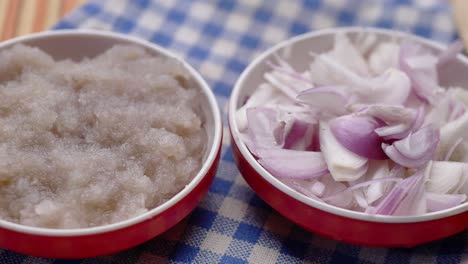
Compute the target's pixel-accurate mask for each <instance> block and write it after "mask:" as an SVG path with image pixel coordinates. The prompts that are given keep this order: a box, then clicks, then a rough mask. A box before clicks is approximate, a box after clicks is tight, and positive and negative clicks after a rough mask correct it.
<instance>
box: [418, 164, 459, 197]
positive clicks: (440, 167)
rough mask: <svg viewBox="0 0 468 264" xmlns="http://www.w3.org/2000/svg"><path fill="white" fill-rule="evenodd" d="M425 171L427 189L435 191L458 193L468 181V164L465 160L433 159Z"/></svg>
mask: <svg viewBox="0 0 468 264" xmlns="http://www.w3.org/2000/svg"><path fill="white" fill-rule="evenodd" d="M424 173H425V175H426V178H427V183H426V189H427V190H428V191H430V192H434V193H440V194H456V193H458V192H459V191H460V190H462V188H463V185H464V184H465V183H466V182H468V164H466V163H463V162H450V161H431V162H430V163H429V164H428V165H427V166H426V170H425V172H424ZM466 194H468V193H466Z"/></svg>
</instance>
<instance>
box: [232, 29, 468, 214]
mask: <svg viewBox="0 0 468 264" xmlns="http://www.w3.org/2000/svg"><path fill="white" fill-rule="evenodd" d="M340 32H343V33H361V32H362V33H374V34H379V35H385V36H389V37H395V38H398V39H401V38H407V39H410V40H413V41H416V42H418V43H421V44H422V45H424V46H428V47H430V48H433V49H435V50H438V51H441V50H443V49H444V48H446V45H444V44H441V43H438V42H436V41H433V40H430V39H427V38H423V37H421V36H417V35H414V34H410V33H407V32H402V31H398V30H393V29H383V28H374V27H338V28H329V29H322V30H317V31H312V32H308V33H305V34H301V35H298V36H295V37H292V38H290V39H287V40H284V41H282V42H280V43H278V44H276V45H274V46H273V47H271V48H269V49H267V50H265V51H264V52H262V53H261V54H260V55H259V56H258V57H257V58H255V59H254V60H253V61H252V62H251V63H250V64H249V65H248V66H247V68H245V69H244V71H243V72H242V74H241V75H240V77H239V78H238V79H237V82H236V83H235V85H234V88H233V90H232V93H231V97H230V101H229V114H228V124H229V127H230V131H231V135H232V138H233V142H232V143H233V144H236V146H237V147H238V149H239V151H240V153H241V155H242V156H243V157H242V158H244V159H245V160H246V161H247V162H248V163H249V165H250V166H252V168H253V169H254V170H255V171H256V172H257V173H258V175H259V176H260V177H262V178H263V179H264V180H266V181H267V182H268V183H270V184H271V185H273V186H274V187H275V188H277V189H278V190H279V191H281V192H283V193H285V194H287V195H288V196H290V197H292V198H294V199H295V200H297V201H298V202H301V203H303V204H306V205H308V206H311V207H313V208H315V209H319V210H322V211H324V212H327V213H330V214H334V215H338V216H342V217H346V218H352V219H356V220H362V221H367V222H376V223H417V222H424V221H432V220H437V219H441V218H446V217H450V216H454V215H457V214H461V213H464V212H466V211H468V202H465V203H463V204H461V205H458V206H456V207H452V208H449V209H446V210H442V211H437V212H432V213H426V214H422V215H416V216H388V215H372V214H366V213H363V212H356V211H352V210H348V209H343V208H339V207H335V206H333V205H329V204H326V203H322V202H319V201H316V200H314V199H312V198H309V197H307V196H305V195H303V194H301V193H299V192H297V191H296V190H293V189H292V188H290V187H288V186H287V185H285V184H284V183H282V182H281V181H279V180H278V179H276V178H275V177H274V176H273V175H271V174H270V173H269V172H268V171H267V170H265V169H264V168H263V167H262V166H261V165H260V164H259V163H258V162H257V160H256V159H255V158H254V156H253V155H252V154H251V153H250V151H249V150H248V148H247V146H246V145H245V143H244V142H243V141H242V139H241V136H240V132H239V129H238V127H237V123H236V119H235V113H236V110H237V109H238V107H237V105H238V101H239V94H240V91H241V90H242V88H243V87H244V85H243V83H244V82H245V80H246V78H247V77H248V76H249V75H250V72H251V71H252V70H253V69H254V68H255V67H257V66H258V65H261V64H263V63H264V60H265V59H266V58H267V57H268V56H269V55H271V54H273V53H274V52H276V51H278V50H280V49H282V48H285V47H287V46H289V45H292V44H294V43H297V42H300V41H304V40H307V39H310V38H315V37H319V36H323V35H333V34H336V33H340ZM457 59H458V60H461V61H462V62H463V63H464V64H465V65H467V66H468V58H466V57H464V56H458V57H457Z"/></svg>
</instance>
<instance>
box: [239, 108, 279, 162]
mask: <svg viewBox="0 0 468 264" xmlns="http://www.w3.org/2000/svg"><path fill="white" fill-rule="evenodd" d="M247 121H248V127H249V129H248V135H249V139H250V143H251V144H250V145H248V147H249V149H250V151H251V152H252V153H253V154H254V155H256V156H259V154H258V151H259V150H261V149H270V148H281V147H282V142H279V139H278V136H276V137H275V134H276V135H281V134H283V133H284V132H283V131H282V130H283V129H284V127H282V126H280V123H279V122H278V120H277V113H276V111H275V110H273V109H270V108H262V107H256V108H249V109H247ZM275 130H276V131H278V130H280V131H279V132H277V133H275Z"/></svg>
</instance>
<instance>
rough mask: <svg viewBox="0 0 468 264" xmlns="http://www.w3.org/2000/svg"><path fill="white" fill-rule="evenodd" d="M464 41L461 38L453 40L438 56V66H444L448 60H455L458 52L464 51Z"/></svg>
mask: <svg viewBox="0 0 468 264" xmlns="http://www.w3.org/2000/svg"><path fill="white" fill-rule="evenodd" d="M463 48H464V46H463V41H461V40H460V39H458V40H456V41H454V42H452V43H451V44H450V45H449V46H448V47H447V49H445V50H444V51H443V52H442V53H441V54H439V57H438V58H437V64H438V65H437V66H442V65H444V64H446V63H447V62H450V61H452V60H454V59H455V58H456V57H457V54H459V53H460V52H462V51H463Z"/></svg>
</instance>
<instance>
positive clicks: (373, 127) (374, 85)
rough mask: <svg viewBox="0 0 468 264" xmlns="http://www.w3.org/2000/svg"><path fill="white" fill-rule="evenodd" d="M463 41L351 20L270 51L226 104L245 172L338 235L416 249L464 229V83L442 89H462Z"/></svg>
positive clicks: (281, 202)
mask: <svg viewBox="0 0 468 264" xmlns="http://www.w3.org/2000/svg"><path fill="white" fill-rule="evenodd" d="M343 36H345V38H346V39H344V38H343ZM390 42H391V43H393V44H392V45H387V44H385V43H390ZM337 43H338V44H337ZM350 45H351V46H350ZM384 46H385V47H384ZM389 46H390V47H389ZM461 48H462V46H461V43H460V42H456V43H454V44H452V45H451V46H450V47H448V48H447V47H446V46H444V45H442V44H440V43H437V42H434V41H432V40H429V39H425V38H422V37H419V36H415V35H411V34H407V33H403V32H398V31H394V30H385V29H376V28H358V27H351V28H336V29H327V30H320V31H315V32H311V33H307V34H304V35H300V36H297V37H294V38H292V39H289V40H286V41H284V42H282V43H280V44H278V45H276V46H274V47H272V48H271V49H269V50H267V51H265V52H264V53H263V54H261V55H260V56H259V57H258V58H256V59H255V60H254V61H253V62H252V63H251V64H250V65H249V66H248V67H247V68H246V69H245V70H244V72H243V73H242V75H241V76H240V78H239V79H238V81H237V83H236V85H235V87H234V89H233V92H232V94H231V100H230V103H229V120H228V122H229V128H230V131H231V139H232V151H233V155H234V160H235V162H236V164H237V166H238V168H239V170H240V172H241V174H242V176H243V177H244V178H245V180H246V181H247V183H248V184H249V185H250V186H251V188H252V189H253V190H254V191H255V192H256V193H257V194H258V195H259V196H260V197H261V198H262V199H263V200H264V201H265V202H267V203H268V204H269V205H270V206H272V207H273V208H274V209H275V210H277V211H278V212H279V213H281V214H282V215H283V216H285V217H286V218H288V219H289V220H291V221H292V222H294V223H296V224H298V225H300V226H301V227H303V228H305V229H306V230H309V231H311V232H314V233H317V234H320V235H323V236H326V237H329V238H332V239H335V240H337V241H343V242H347V243H352V244H358V245H366V246H385V247H412V246H415V245H418V244H422V243H426V242H429V241H433V240H437V239H441V238H445V237H448V236H451V235H453V234H456V233H459V232H462V231H465V230H466V229H467V227H468V203H467V201H466V195H467V193H466V192H468V188H467V186H468V183H467V182H468V180H467V178H468V177H467V173H466V171H467V169H466V165H465V163H464V162H462V161H464V160H463V159H462V158H460V156H459V155H462V154H460V153H464V152H463V151H462V150H463V148H462V146H464V143H463V142H464V138H463V132H462V131H463V129H462V128H463V126H462V125H461V124H462V123H464V121H461V120H464V119H465V118H466V116H467V115H466V114H465V108H466V105H465V102H466V100H464V98H463V96H464V95H465V93H466V91H465V90H462V89H461V88H457V89H455V88H453V89H452V88H450V89H446V88H442V87H462V88H463V89H466V88H467V87H466V84H467V83H468V77H467V75H466V74H465V72H467V70H468V60H467V59H466V57H464V56H462V55H457V52H459V51H460V50H461ZM377 49H380V51H378V52H376V50H377ZM325 54H326V55H325ZM388 54H393V55H394V56H393V57H392V56H387V55H388ZM340 56H341V57H340ZM343 58H344V59H343ZM319 63H321V64H319ZM387 66H388V67H387ZM350 69H352V70H351V71H350ZM314 74H315V75H314ZM446 94H451V95H450V96H451V97H450V98H455V99H453V100H452V99H450V100H451V101H450V100H448V101H447V102H446V101H444V100H445V99H444V98H445V96H447V97H449V96H448V95H446ZM252 98H253V99H252ZM272 98H273V99H272ZM449 101H450V102H449ZM444 102H446V103H444ZM458 102H460V103H458ZM442 105H444V106H442ZM437 107H439V108H437ZM436 108H437V109H436ZM441 109H446V110H447V111H446V112H443V113H444V117H443V118H442V117H441V116H440V115H438V114H437V113H441V111H442V110H441ZM449 116H450V117H449ZM405 118H406V119H405ZM291 120H293V121H291ZM404 120H407V121H404ZM450 122H452V124H451V125H448V126H446V127H444V125H446V124H447V123H450ZM459 128H461V129H459ZM311 131H313V132H311ZM454 131H459V132H456V133H455V132H454ZM441 146H442V147H441ZM441 149H442V150H441ZM457 153H458V154H457ZM457 155H458V156H457ZM382 168H384V169H383V170H382ZM382 171H384V173H383V174H382ZM379 173H380V174H379ZM378 175H380V176H378ZM444 175H450V177H451V178H450V179H451V180H446V178H448V177H446V176H444ZM395 176H397V177H395ZM437 179H439V180H437ZM382 186H386V187H382ZM443 186H445V187H443ZM447 186H450V187H447ZM371 188H372V190H371ZM444 188H445V189H444ZM442 189H443V190H442ZM449 189H450V190H449ZM376 193H377V194H376Z"/></svg>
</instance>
